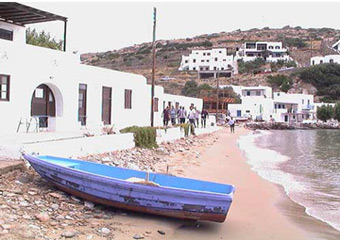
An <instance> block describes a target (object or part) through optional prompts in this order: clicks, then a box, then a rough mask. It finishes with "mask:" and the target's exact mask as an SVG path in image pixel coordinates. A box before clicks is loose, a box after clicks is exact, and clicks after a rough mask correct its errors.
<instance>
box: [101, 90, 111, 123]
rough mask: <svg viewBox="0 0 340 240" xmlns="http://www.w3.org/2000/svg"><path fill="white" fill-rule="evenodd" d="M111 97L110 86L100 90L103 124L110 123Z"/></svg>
mask: <svg viewBox="0 0 340 240" xmlns="http://www.w3.org/2000/svg"><path fill="white" fill-rule="evenodd" d="M111 99H112V88H110V87H103V92H102V121H103V123H104V125H110V124H111Z"/></svg>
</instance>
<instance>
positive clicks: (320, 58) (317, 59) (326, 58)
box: [310, 55, 340, 66]
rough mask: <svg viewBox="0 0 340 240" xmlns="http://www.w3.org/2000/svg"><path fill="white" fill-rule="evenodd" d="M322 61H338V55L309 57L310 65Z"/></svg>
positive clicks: (339, 61) (339, 57)
mask: <svg viewBox="0 0 340 240" xmlns="http://www.w3.org/2000/svg"><path fill="white" fill-rule="evenodd" d="M322 63H340V55H326V56H324V57H323V56H316V57H312V58H311V59H310V65H311V66H313V65H318V64H322Z"/></svg>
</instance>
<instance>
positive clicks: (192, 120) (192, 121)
mask: <svg viewBox="0 0 340 240" xmlns="http://www.w3.org/2000/svg"><path fill="white" fill-rule="evenodd" d="M195 115H196V111H195V109H194V108H193V106H191V107H190V111H189V114H188V118H189V122H190V124H191V125H193V126H194V127H195V128H196V123H195V119H196V118H195Z"/></svg>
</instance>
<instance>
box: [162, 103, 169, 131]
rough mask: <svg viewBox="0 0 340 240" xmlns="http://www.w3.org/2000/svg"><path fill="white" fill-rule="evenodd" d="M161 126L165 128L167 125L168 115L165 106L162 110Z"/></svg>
mask: <svg viewBox="0 0 340 240" xmlns="http://www.w3.org/2000/svg"><path fill="white" fill-rule="evenodd" d="M162 115H163V126H164V127H167V126H168V124H169V119H170V115H169V106H167V107H166V108H165V109H164V110H163V113H162Z"/></svg>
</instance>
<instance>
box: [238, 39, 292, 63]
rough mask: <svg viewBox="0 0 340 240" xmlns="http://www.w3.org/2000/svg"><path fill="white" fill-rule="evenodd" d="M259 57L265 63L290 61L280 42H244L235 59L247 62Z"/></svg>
mask: <svg viewBox="0 0 340 240" xmlns="http://www.w3.org/2000/svg"><path fill="white" fill-rule="evenodd" d="M259 57H262V58H264V59H265V60H266V61H267V62H277V61H278V60H283V61H290V60H292V59H291V57H290V56H289V55H288V50H287V49H286V48H283V47H282V42H246V43H244V44H243V45H242V47H241V48H240V49H239V50H238V51H237V52H236V57H235V58H236V59H237V60H238V59H243V61H245V62H248V61H253V60H255V59H256V58H259Z"/></svg>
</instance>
